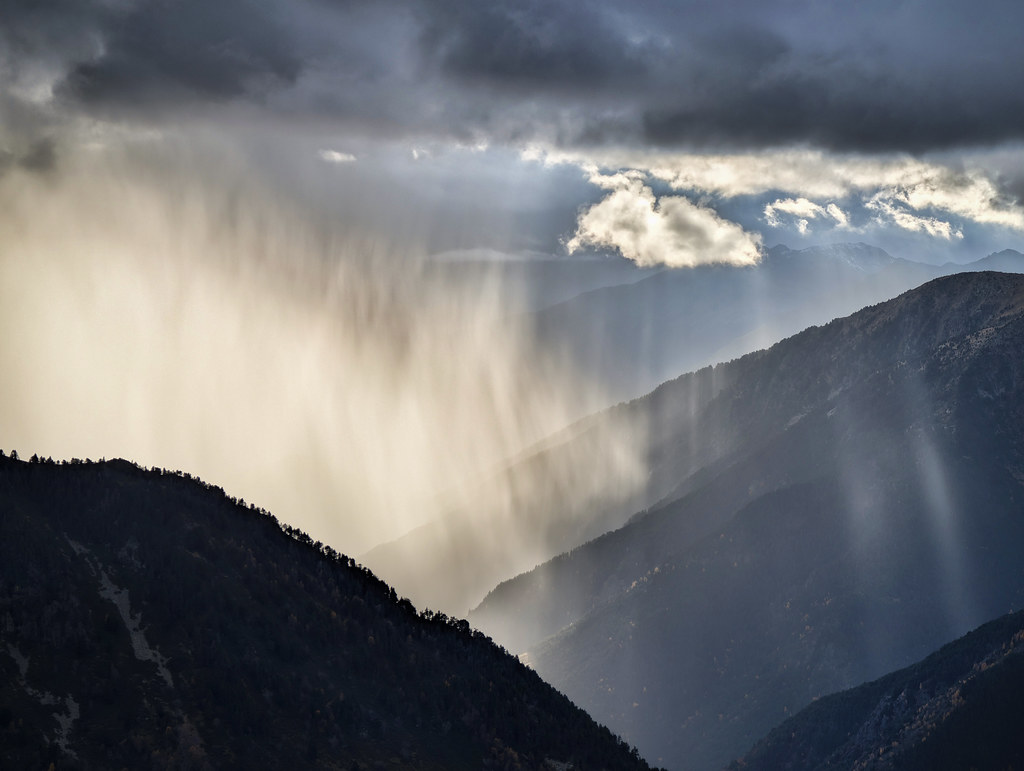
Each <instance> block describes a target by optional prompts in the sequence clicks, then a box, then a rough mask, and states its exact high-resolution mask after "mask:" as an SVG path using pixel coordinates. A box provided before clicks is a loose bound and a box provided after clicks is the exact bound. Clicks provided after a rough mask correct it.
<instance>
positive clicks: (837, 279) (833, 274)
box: [530, 244, 945, 401]
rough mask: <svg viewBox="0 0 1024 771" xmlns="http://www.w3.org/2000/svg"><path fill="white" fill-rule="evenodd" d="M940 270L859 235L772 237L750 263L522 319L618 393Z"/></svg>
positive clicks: (591, 296) (608, 292) (889, 293)
mask: <svg viewBox="0 0 1024 771" xmlns="http://www.w3.org/2000/svg"><path fill="white" fill-rule="evenodd" d="M943 272H945V270H944V269H943V268H940V267H938V266H933V265H924V264H921V263H915V262H910V261H908V260H901V259H898V258H895V257H892V256H891V255H889V254H888V253H886V252H885V251H883V250H882V249H878V248H877V247H873V246H869V245H867V244H835V245H830V246H819V247H811V248H807V249H801V250H793V249H789V248H787V247H785V246H781V245H780V246H775V247H773V248H771V249H769V250H768V251H767V253H766V254H765V255H764V259H763V260H762V261H761V263H760V264H758V265H755V266H749V267H742V268H738V267H732V266H722V265H717V266H702V267H698V268H695V269H692V270H669V271H662V272H660V273H657V274H655V275H653V276H649V277H647V278H644V279H643V280H640V281H637V282H634V283H630V284H622V285H618V286H612V287H604V288H599V289H595V290H593V291H590V292H585V293H583V294H580V295H579V296H577V297H574V298H571V299H569V300H566V301H564V302H562V303H558V304H556V305H553V306H551V307H547V308H543V309H541V310H539V311H538V312H536V313H534V314H532V316H531V317H530V321H531V323H532V326H533V328H534V330H535V335H536V337H537V339H538V341H539V343H538V344H539V345H543V346H546V347H548V348H551V349H553V350H556V351H559V352H560V353H561V355H562V356H563V357H564V358H565V359H566V360H567V361H570V362H572V363H573V365H574V366H575V367H576V368H577V369H578V370H580V371H581V372H584V373H587V374H588V375H590V376H591V377H593V378H595V379H597V380H598V381H599V382H601V383H604V384H606V386H607V388H608V389H609V394H610V396H611V398H612V399H613V400H614V401H620V400H623V399H631V398H634V397H636V396H639V395H641V394H643V393H646V392H648V391H650V390H651V389H652V388H654V387H656V386H657V385H658V384H660V383H662V382H664V381H666V380H668V379H669V378H673V377H676V376H678V375H679V374H680V373H683V372H688V371H691V370H695V369H698V368H700V367H703V366H706V365H708V364H714V363H715V362H718V361H725V360H728V359H731V358H734V357H736V356H739V355H742V354H744V353H748V352H749V351H753V350H756V349H758V348H763V347H765V346H767V345H770V344H772V343H774V342H777V341H778V340H781V339H782V338H783V337H786V336H787V335H792V334H794V333H796V332H799V331H800V330H801V329H804V328H806V327H808V326H810V325H812V324H821V323H823V322H826V321H830V320H831V319H833V318H835V317H837V316H841V315H845V314H847V313H852V312H853V311H855V310H857V309H858V308H862V307H864V306H865V305H869V304H871V303H876V302H879V301H881V300H886V299H889V298H891V297H894V296H896V295H897V294H899V293H900V292H903V291H906V290H907V289H910V288H911V287H914V286H917V285H919V284H922V283H924V282H925V281H928V280H929V279H932V278H935V277H936V276H939V275H941V274H942V273H943Z"/></svg>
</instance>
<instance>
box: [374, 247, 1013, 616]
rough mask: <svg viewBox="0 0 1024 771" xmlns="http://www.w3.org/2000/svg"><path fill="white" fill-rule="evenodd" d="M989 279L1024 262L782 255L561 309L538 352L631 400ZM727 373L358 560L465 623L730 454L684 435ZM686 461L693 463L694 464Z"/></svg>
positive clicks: (559, 443)
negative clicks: (934, 288) (621, 460)
mask: <svg viewBox="0 0 1024 771" xmlns="http://www.w3.org/2000/svg"><path fill="white" fill-rule="evenodd" d="M1014 255H1016V257H1015V256H1014ZM989 264H993V265H999V266H1000V269H1007V270H1008V269H1010V268H1011V267H1013V266H1016V268H1015V269H1018V270H1024V255H1020V254H1019V253H1016V252H1012V251H1009V250H1008V251H1006V252H1000V253H999V254H997V255H992V256H990V257H987V258H984V260H982V261H979V262H978V263H972V264H970V265H952V264H949V265H945V266H936V265H925V264H922V263H917V262H911V261H908V260H902V259H898V258H895V257H892V256H891V255H889V254H887V253H886V252H884V251H883V250H881V249H878V248H876V247H872V246H869V245H866V244H836V245H832V246H825V247H814V248H810V249H803V250H792V249H788V248H787V247H785V246H777V247H774V248H772V249H771V250H769V251H768V253H767V254H766V255H765V259H764V260H763V262H762V264H760V265H758V266H756V267H750V268H735V267H726V266H704V267H700V268H696V269H693V270H678V271H671V270H665V271H660V272H658V273H656V274H655V275H651V276H648V277H646V278H644V279H642V280H639V281H634V282H632V283H622V284H620V285H617V286H612V287H605V288H601V289H597V290H594V291H591V292H586V293H583V294H581V295H579V296H577V297H575V298H572V299H570V300H567V301H565V302H562V303H559V304H556V305H553V306H550V307H548V308H545V309H543V310H541V311H539V312H538V313H536V314H534V315H533V316H532V317H531V319H530V323H531V324H532V325H533V327H534V328H535V330H536V334H537V336H538V341H539V342H538V344H539V345H541V346H543V347H545V348H547V349H548V350H556V351H561V352H562V353H561V356H562V358H564V359H565V360H566V361H569V362H572V363H573V365H574V366H576V367H578V368H579V369H580V370H581V371H582V372H584V373H589V374H590V375H591V376H592V377H594V378H595V379H596V380H597V381H598V382H602V383H607V384H608V385H609V388H610V389H611V392H612V394H613V395H615V396H616V398H624V397H627V396H635V395H637V394H639V393H642V392H644V391H646V390H648V389H650V388H653V387H654V386H655V385H656V384H658V383H661V382H662V381H664V380H666V379H667V378H669V377H675V376H677V375H678V374H679V373H680V372H686V371H687V370H692V369H696V368H698V367H704V366H705V365H709V364H713V363H715V362H718V361H723V360H727V359H729V358H732V357H735V356H739V355H741V354H745V353H747V352H749V351H752V350H755V349H758V348H762V347H764V346H766V345H768V344H771V343H774V342H775V341H777V340H780V339H781V338H783V337H784V336H786V335H791V334H794V333H795V332H798V331H799V330H802V329H804V328H806V327H807V326H809V325H811V324H821V323H824V322H827V321H829V320H831V319H833V318H836V317H837V316H841V315H843V314H846V313H852V312H853V311H855V310H857V309H859V308H861V307H863V306H865V305H867V304H869V303H875V302H879V301H881V300H885V299H889V298H891V297H894V296H895V295H897V294H899V293H900V292H902V291H905V290H907V289H909V288H911V287H914V286H918V285H919V284H921V283H923V282H925V281H927V280H929V279H932V278H934V277H936V276H938V275H940V274H943V273H952V272H958V271H966V270H975V269H977V267H978V266H981V265H989ZM722 372H723V370H720V369H716V370H714V372H712V371H711V370H702V371H701V372H698V373H697V374H695V375H692V376H690V377H689V378H688V382H690V383H691V384H692V387H691V386H687V385H685V384H680V383H677V384H676V385H675V386H672V387H668V388H665V389H662V390H661V391H660V392H656V393H655V394H654V395H653V396H652V401H653V403H658V402H659V401H660V400H668V401H669V402H670V404H669V405H668V406H667V407H666V408H665V409H661V408H652V409H647V408H646V407H644V408H640V409H634V408H628V407H624V406H619V407H616V408H614V409H611V410H608V411H605V412H602V413H599V414H598V415H595V416H593V417H592V418H589V419H586V420H584V421H581V422H580V423H578V424H577V425H575V426H572V427H570V428H569V429H567V430H566V431H564V432H563V433H562V434H561V435H559V436H556V437H552V438H551V439H550V440H549V441H548V442H546V443H545V444H544V446H543V448H538V449H537V450H536V451H535V452H533V453H528V454H526V456H525V458H524V459H522V460H521V461H520V462H519V463H516V464H513V465H511V466H510V467H509V468H508V469H506V470H504V471H503V472H501V473H502V475H503V476H504V478H503V479H501V480H499V481H498V482H497V483H496V484H493V486H492V488H490V489H489V488H488V484H489V483H490V482H488V481H484V482H482V483H481V486H480V492H479V494H477V495H474V496H468V499H469V500H471V501H473V503H472V504H470V505H469V506H465V505H456V506H453V507H452V509H451V514H450V515H449V516H448V517H447V518H446V519H444V520H441V521H434V522H431V523H429V524H427V525H424V526H423V527H421V528H419V529H417V530H415V531H413V532H411V533H408V534H406V535H405V536H403V537H401V538H399V539H397V540H395V541H392V542H390V543H387V544H383V545H381V546H379V547H377V548H375V549H373V550H372V551H370V552H369V553H367V554H365V555H362V557H361V559H362V560H363V561H364V562H365V563H366V564H368V565H370V566H371V567H372V568H373V569H374V570H375V571H376V572H377V573H378V574H380V575H382V576H384V577H385V578H386V579H387V580H389V581H390V582H392V583H394V584H395V585H396V586H397V587H398V588H399V590H401V591H403V592H405V593H408V594H409V595H410V596H411V597H412V598H413V600H414V601H417V602H423V603H427V604H431V605H434V606H435V607H436V606H440V607H443V608H444V609H445V610H447V611H449V612H454V613H458V614H460V615H461V614H465V613H466V612H468V610H469V608H471V607H473V606H474V605H476V604H477V603H478V602H479V601H480V600H481V599H482V598H483V596H484V594H485V593H486V592H487V591H489V590H490V589H492V588H493V587H494V586H495V585H496V584H498V583H499V582H500V581H502V580H505V579H507V578H510V577H512V576H514V575H516V574H518V573H521V572H523V571H524V570H529V569H530V568H532V567H534V566H535V565H537V564H539V563H542V562H544V561H545V560H548V559H550V558H552V557H554V556H555V555H557V554H559V553H560V552H564V551H567V550H569V549H572V548H574V547H576V546H578V545H580V544H582V543H584V542H585V541H587V540H589V539H592V538H596V537H597V536H599V535H601V534H602V533H605V532H607V531H608V530H611V529H613V528H616V527H619V526H621V525H622V524H623V523H624V522H625V521H626V520H627V518H628V517H629V516H631V515H632V514H633V513H635V512H636V511H638V510H640V509H644V508H647V507H650V506H652V505H654V504H655V503H656V502H657V501H659V500H661V498H662V497H664V496H665V495H668V494H669V493H670V492H671V491H672V489H673V488H674V487H675V485H676V484H677V483H678V482H679V480H680V479H683V478H686V477H688V475H689V474H690V473H692V472H693V471H695V470H696V469H697V468H699V467H702V466H704V465H707V464H708V463H709V461H710V459H709V457H708V452H709V451H711V452H712V453H713V454H715V453H717V452H718V451H717V450H715V449H713V448H709V447H708V443H707V442H703V441H696V437H697V435H696V434H693V433H685V434H680V433H679V432H680V431H682V430H683V428H682V423H685V421H686V420H687V418H686V416H685V415H682V414H681V413H682V410H681V406H680V405H685V407H686V409H691V408H693V409H696V408H698V407H699V406H700V404H701V403H702V402H701V400H702V399H703V398H705V397H704V395H705V394H710V393H712V392H713V390H714V388H715V387H717V386H715V385H714V383H713V381H714V380H715V379H716V378H720V377H721V376H722ZM684 380H687V379H685V378H684ZM794 414H795V413H794ZM788 417H792V416H788ZM648 431H650V432H651V433H652V436H651V437H650V439H649V440H648V437H647V432H648ZM742 434H743V432H740V435H737V436H736V437H734V438H737V439H742V438H743V437H742ZM682 435H685V436H689V437H692V438H693V442H692V446H688V447H680V446H675V443H676V438H677V437H678V436H682ZM613 446H614V452H616V453H619V454H620V457H623V456H624V457H636V458H637V459H639V463H638V465H639V466H641V467H644V466H649V467H650V470H651V473H652V476H651V478H650V479H644V480H643V483H642V484H637V480H636V479H635V478H630V477H629V476H628V475H624V474H623V473H622V469H621V468H618V467H616V466H615V465H614V464H612V463H610V455H611V454H610V452H609V450H608V448H609V447H613ZM684 451H685V452H688V453H690V457H689V458H685V459H684V458H683V457H682V454H683V453H684ZM715 457H718V454H715ZM495 489H496V490H512V491H513V495H512V500H511V502H510V504H509V506H508V508H507V509H506V510H504V511H501V512H494V511H489V510H485V509H484V507H483V506H482V504H480V503H479V502H481V501H488V500H494V499H496V498H497V497H499V496H498V495H496V494H495V493H493V492H492V490H495Z"/></svg>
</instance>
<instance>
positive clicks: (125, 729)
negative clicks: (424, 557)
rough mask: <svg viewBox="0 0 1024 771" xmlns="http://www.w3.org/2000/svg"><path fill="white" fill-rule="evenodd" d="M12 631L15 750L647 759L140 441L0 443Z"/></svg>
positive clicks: (0, 554) (447, 621)
mask: <svg viewBox="0 0 1024 771" xmlns="http://www.w3.org/2000/svg"><path fill="white" fill-rule="evenodd" d="M12 455H13V453H12ZM0 640H2V645H0V672H2V673H3V676H2V677H0V747H3V757H4V764H5V765H6V764H10V765H12V766H17V767H43V768H45V767H46V765H47V764H48V763H50V762H53V763H55V764H57V765H59V766H60V767H62V768H64V767H67V768H106V767H122V766H124V767H148V768H213V767H223V766H248V767H289V766H294V765H296V764H298V765H301V766H302V767H306V768H331V769H334V768H344V769H346V770H347V771H351V770H352V769H357V768H359V769H365V768H371V767H382V768H396V769H398V768H424V769H427V768H429V769H440V768H479V767H481V766H484V767H489V768H496V769H502V768H504V769H516V768H524V767H525V768H540V767H545V764H547V761H548V760H550V761H551V762H554V763H558V764H572V765H574V766H577V767H606V768H609V769H611V768H623V769H626V768H636V769H641V768H646V765H645V764H644V763H643V762H642V761H640V760H639V759H638V758H637V756H636V753H635V751H631V750H630V748H629V747H627V746H626V745H624V744H622V743H621V741H620V740H618V739H617V738H616V737H614V736H613V735H612V734H611V733H610V732H609V731H608V730H607V729H606V728H603V727H600V726H597V725H596V724H595V723H594V722H593V721H592V720H591V719H590V718H589V716H587V715H586V714H585V713H584V712H583V711H582V710H580V709H579V708H578V707H576V706H575V705H573V704H571V702H569V700H568V699H566V698H565V697H564V696H563V695H561V694H559V693H557V692H556V691H555V690H554V689H552V688H551V687H550V686H548V685H547V684H545V683H543V682H542V681H541V680H540V678H539V677H538V676H537V675H536V674H535V673H533V672H530V671H529V670H528V669H526V668H525V667H523V666H522V665H521V664H520V663H519V662H518V661H517V660H516V659H515V658H514V657H512V656H510V655H509V654H508V653H507V652H505V651H504V650H502V649H500V648H499V647H497V646H495V645H494V644H493V643H492V642H491V641H490V640H489V639H488V638H486V637H485V636H484V635H483V634H482V633H480V632H479V631H474V630H471V629H470V627H469V624H468V623H467V622H466V621H465V620H461V619H455V618H449V617H447V616H446V615H444V614H439V613H433V612H430V611H424V612H423V613H420V614H417V613H416V611H415V608H413V606H412V604H411V603H409V601H408V600H405V599H402V598H400V597H399V596H398V595H397V594H396V593H395V591H394V589H392V588H391V587H389V586H387V585H386V584H384V583H383V582H382V581H380V579H378V578H377V577H376V576H374V575H373V574H372V573H370V572H369V571H368V570H366V569H365V568H362V567H360V566H358V565H356V564H355V563H354V561H353V560H352V559H351V558H348V557H345V556H344V555H340V554H337V553H336V552H334V550H333V549H331V548H330V547H328V546H325V545H323V544H321V543H319V542H314V541H312V539H310V538H309V537H308V536H305V534H303V533H301V532H300V531H297V530H295V529H294V528H291V527H289V526H287V525H282V524H281V523H279V522H278V521H277V520H276V519H275V518H274V517H273V516H272V515H269V514H268V513H266V512H264V511H262V510H258V509H256V508H255V507H252V506H246V504H245V502H244V501H236V500H234V499H231V498H229V497H227V496H226V495H225V494H224V492H223V491H222V490H221V489H220V488H217V487H212V486H209V485H204V484H203V483H201V482H199V480H197V479H194V478H192V477H191V476H190V475H182V474H177V473H171V472H165V471H163V470H159V469H154V470H150V471H146V470H144V469H140V468H138V467H137V466H134V464H131V463H129V462H126V461H105V462H98V463H92V462H81V461H77V460H72V461H71V462H70V463H67V464H62V465H58V464H54V463H52V461H41V460H39V459H38V458H36V457H35V456H34V457H33V458H32V460H31V461H30V462H26V461H20V460H15V459H12V458H7V457H3V458H0Z"/></svg>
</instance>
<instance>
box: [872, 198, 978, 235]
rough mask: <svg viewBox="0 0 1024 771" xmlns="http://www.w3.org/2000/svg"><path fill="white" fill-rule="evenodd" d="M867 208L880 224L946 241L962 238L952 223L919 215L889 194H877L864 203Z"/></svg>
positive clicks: (960, 231)
mask: <svg viewBox="0 0 1024 771" xmlns="http://www.w3.org/2000/svg"><path fill="white" fill-rule="evenodd" d="M864 205H865V206H866V207H867V208H868V209H872V210H873V211H875V212H876V214H877V216H876V218H875V219H876V220H877V221H878V222H879V223H881V224H887V223H888V224H892V225H896V226H897V227H899V228H903V229H904V230H909V231H911V232H914V233H927V234H928V235H930V236H935V237H936V238H943V239H945V240H947V241H949V240H951V239H953V238H963V237H964V234H963V231H962V230H961V229H960V228H955V227H953V225H952V223H950V222H946V221H945V220H940V219H936V218H935V217H921V216H918V215H916V214H913V213H911V212H909V211H907V210H906V209H905V208H902V207H901V206H899V205H898V203H896V202H895V201H894V199H893V198H892V197H890V196H887V195H884V194H881V193H880V194H878V195H876V196H875V197H874V198H872V199H871V200H870V201H868V202H867V203H866V204H864Z"/></svg>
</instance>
